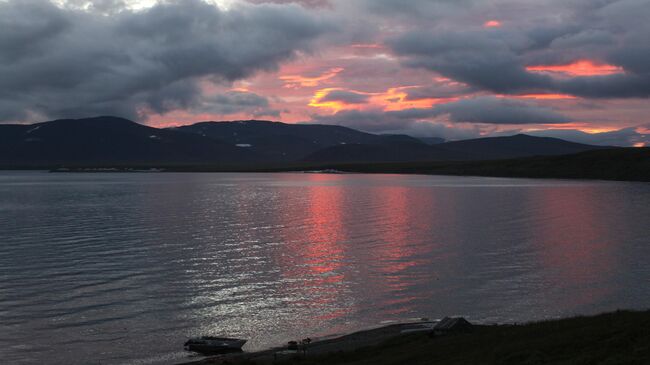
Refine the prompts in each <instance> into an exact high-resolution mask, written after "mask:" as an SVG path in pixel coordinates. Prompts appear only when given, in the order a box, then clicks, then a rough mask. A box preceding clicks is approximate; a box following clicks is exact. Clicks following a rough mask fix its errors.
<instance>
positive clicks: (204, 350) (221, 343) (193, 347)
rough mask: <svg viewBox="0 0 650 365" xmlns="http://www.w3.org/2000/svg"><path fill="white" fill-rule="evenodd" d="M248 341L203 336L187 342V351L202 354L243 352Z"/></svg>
mask: <svg viewBox="0 0 650 365" xmlns="http://www.w3.org/2000/svg"><path fill="white" fill-rule="evenodd" d="M245 343H246V340H241V339H238V338H228V337H213V336H203V337H195V338H190V339H189V340H188V341H187V342H185V345H184V347H185V351H193V352H198V353H201V354H224V353H229V352H241V351H242V349H241V348H242V346H244V344H245Z"/></svg>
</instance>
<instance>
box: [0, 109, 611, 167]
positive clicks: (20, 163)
mask: <svg viewBox="0 0 650 365" xmlns="http://www.w3.org/2000/svg"><path fill="white" fill-rule="evenodd" d="M604 148H607V147H602V146H592V145H585V144H579V143H573V142H568V141H564V140H561V139H557V138H547V137H532V136H528V135H522V134H520V135H515V136H510V137H493V138H479V139H471V140H463V141H456V142H444V141H441V140H438V139H431V138H429V139H418V138H414V137H411V136H407V135H377V134H371V133H365V132H361V131H358V130H354V129H351V128H347V127H343V126H334V125H312V124H285V123H279V122H270V121H257V120H251V121H234V122H203V123H197V124H193V125H189V126H182V127H175V128H153V127H148V126H144V125H141V124H138V123H135V122H133V121H130V120H127V119H122V118H117V117H97V118H87V119H61V120H55V121H50V122H44V123H37V124H31V125H0V167H4V168H12V167H20V168H37V167H38V168H41V167H48V168H51V167H59V166H110V165H119V166H178V165H195V166H198V165H202V166H216V167H218V166H223V167H228V166H260V165H264V164H276V165H277V164H287V163H375V162H415V161H476V160H493V159H507V158H520V157H530V156H553V155H565V154H572V153H578V152H584V151H590V150H597V149H604Z"/></svg>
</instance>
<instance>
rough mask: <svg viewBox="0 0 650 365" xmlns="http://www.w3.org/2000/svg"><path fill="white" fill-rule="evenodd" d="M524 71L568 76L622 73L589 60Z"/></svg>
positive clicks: (606, 65)
mask: <svg viewBox="0 0 650 365" xmlns="http://www.w3.org/2000/svg"><path fill="white" fill-rule="evenodd" d="M526 70H528V71H532V72H557V73H563V74H566V75H569V76H603V75H613V74H618V73H623V72H624V70H623V68H622V67H619V66H614V65H608V64H606V63H599V62H595V61H591V60H579V61H575V62H572V63H568V64H564V65H534V66H528V67H526Z"/></svg>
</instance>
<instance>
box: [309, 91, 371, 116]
mask: <svg viewBox="0 0 650 365" xmlns="http://www.w3.org/2000/svg"><path fill="white" fill-rule="evenodd" d="M333 91H346V90H345V89H342V88H336V87H333V88H327V89H321V90H318V91H316V93H315V94H314V97H313V98H312V99H311V101H310V102H309V104H308V105H309V106H311V107H315V108H321V109H330V110H332V111H333V112H334V113H336V112H338V111H341V110H345V109H361V106H360V105H359V104H347V103H345V102H344V101H341V100H331V101H323V99H325V97H326V96H327V95H329V93H331V92H333ZM355 93H357V94H362V95H371V94H368V93H361V92H356V91H355Z"/></svg>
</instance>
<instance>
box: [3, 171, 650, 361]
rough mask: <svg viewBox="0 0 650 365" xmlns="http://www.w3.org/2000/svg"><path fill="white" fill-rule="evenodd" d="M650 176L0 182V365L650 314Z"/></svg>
mask: <svg viewBox="0 0 650 365" xmlns="http://www.w3.org/2000/svg"><path fill="white" fill-rule="evenodd" d="M649 263H650V184H645V183H620V182H589V181H587V182H583V181H561V180H531V179H498V178H475V177H443V176H400V175H323V174H198V173H197V174H48V173H45V172H0V362H2V363H7V364H23V363H24V364H39V363H47V364H169V363H176V362H180V361H183V360H190V359H192V358H189V357H188V355H187V354H185V353H183V351H182V344H183V342H184V341H185V340H186V338H187V337H190V336H193V335H201V334H223V335H232V336H241V337H244V338H249V339H250V341H249V343H248V344H247V345H246V347H245V348H246V349H247V350H256V349H263V348H266V347H268V346H272V345H278V344H283V343H285V342H286V341H288V340H290V339H300V338H304V337H307V336H310V337H312V338H313V337H319V336H326V335H331V334H336V333H344V332H349V331H353V330H358V329H364V328H369V327H374V326H378V325H381V324H382V323H388V321H402V320H408V319H411V318H419V317H429V318H440V317H443V316H446V315H463V316H466V317H468V318H469V319H470V320H473V321H476V322H484V323H491V322H520V321H529V320H536V319H544V318H555V317H560V316H569V315H573V314H593V313H598V312H602V311H610V310H615V309H618V308H626V309H646V308H649V307H650V265H649Z"/></svg>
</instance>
